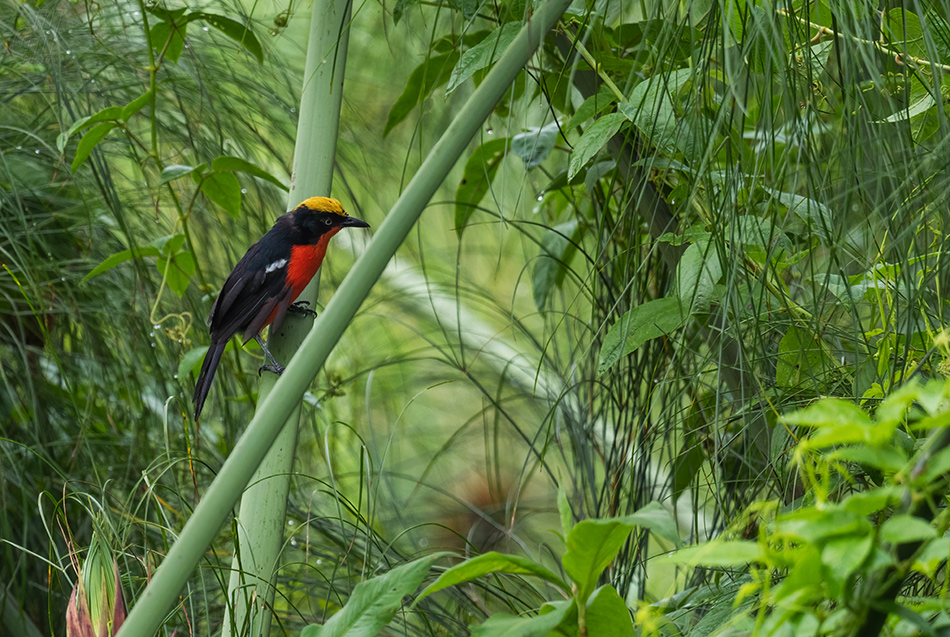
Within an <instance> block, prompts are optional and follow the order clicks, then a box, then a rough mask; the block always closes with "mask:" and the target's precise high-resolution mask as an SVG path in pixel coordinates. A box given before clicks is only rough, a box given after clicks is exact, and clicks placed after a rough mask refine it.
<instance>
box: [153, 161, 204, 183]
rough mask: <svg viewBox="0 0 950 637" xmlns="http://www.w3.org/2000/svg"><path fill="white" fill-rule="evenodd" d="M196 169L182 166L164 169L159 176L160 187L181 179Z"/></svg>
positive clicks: (175, 165) (173, 165) (177, 165)
mask: <svg viewBox="0 0 950 637" xmlns="http://www.w3.org/2000/svg"><path fill="white" fill-rule="evenodd" d="M194 169H195V167H194V166H184V165H182V164H171V165H170V166H165V167H164V168H162V172H161V174H160V175H159V176H158V185H159V186H161V185H164V184H167V183H168V182H170V181H175V180H176V179H178V178H179V177H184V176H185V175H187V174H188V173H190V172H191V171H193V170H194Z"/></svg>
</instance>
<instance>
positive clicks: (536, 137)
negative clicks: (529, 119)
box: [511, 122, 560, 168]
mask: <svg viewBox="0 0 950 637" xmlns="http://www.w3.org/2000/svg"><path fill="white" fill-rule="evenodd" d="M559 132H560V128H559V127H558V123H557V122H551V123H550V124H548V125H547V126H543V127H541V128H530V129H528V131H527V132H525V133H519V134H518V135H515V136H514V137H512V138H511V152H512V153H514V154H515V155H517V156H518V157H521V159H523V160H524V167H525V168H534V167H535V166H538V165H540V164H541V162H543V161H544V160H545V159H547V157H548V155H550V154H551V150H552V149H553V148H554V142H556V141H557V136H558V133H559Z"/></svg>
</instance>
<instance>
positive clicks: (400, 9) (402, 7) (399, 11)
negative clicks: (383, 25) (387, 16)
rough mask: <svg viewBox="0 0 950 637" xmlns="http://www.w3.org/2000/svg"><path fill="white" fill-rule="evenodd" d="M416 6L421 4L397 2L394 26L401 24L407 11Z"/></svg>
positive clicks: (413, 1) (412, 0)
mask: <svg viewBox="0 0 950 637" xmlns="http://www.w3.org/2000/svg"><path fill="white" fill-rule="evenodd" d="M414 4H419V0H396V6H395V7H393V24H399V21H400V20H401V19H402V16H404V15H405V14H406V9H408V8H409V7H411V6H412V5H414Z"/></svg>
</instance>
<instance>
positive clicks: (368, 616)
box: [301, 555, 440, 637]
mask: <svg viewBox="0 0 950 637" xmlns="http://www.w3.org/2000/svg"><path fill="white" fill-rule="evenodd" d="M438 557H440V556H439V555H429V556H426V557H423V558H420V559H418V560H416V561H414V562H410V563H408V564H403V565H401V566H397V567H395V568H393V569H392V570H390V571H389V572H388V573H385V574H383V575H379V576H377V577H374V578H373V579H369V580H364V581H362V582H360V583H359V584H357V585H356V587H355V588H354V589H353V592H352V593H351V594H350V598H349V600H348V601H347V602H346V605H345V606H344V607H343V610H341V611H339V612H338V613H336V614H335V615H333V616H332V617H330V619H328V620H327V621H326V623H324V624H323V625H322V626H319V625H316V624H313V625H311V626H307V627H306V628H304V630H303V631H301V635H319V636H320V637H344V636H346V637H358V636H361V635H377V634H379V633H380V631H382V630H383V629H384V628H385V627H386V626H387V625H388V624H389V622H390V621H392V619H393V617H395V615H396V611H398V610H399V609H400V608H401V607H402V604H403V602H402V599H403V597H405V596H406V595H411V594H412V593H414V592H415V590H416V589H417V588H418V587H419V584H421V583H422V580H423V579H424V578H425V576H426V574H427V573H428V572H429V568H430V567H431V566H432V563H433V562H434V561H435V560H436V559H437V558H438Z"/></svg>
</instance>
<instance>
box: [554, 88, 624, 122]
mask: <svg viewBox="0 0 950 637" xmlns="http://www.w3.org/2000/svg"><path fill="white" fill-rule="evenodd" d="M616 102H617V96H616V95H614V92H613V91H612V90H611V89H610V87H609V86H607V85H603V86H601V87H600V90H599V91H597V92H596V93H595V94H593V95H591V96H590V97H588V98H587V99H586V100H584V102H583V103H582V104H581V105H580V106H578V107H577V110H576V111H574V115H573V116H571V119H570V120H569V121H568V122H567V126H565V127H564V129H565V130H573V129H574V128H575V127H577V126H580V125H581V124H583V123H584V122H586V121H587V120H589V119H590V118H592V117H595V116H597V115H600V114H601V113H603V112H604V111H606V110H607V109H609V108H611V107H612V106H613V105H614V104H615V103H616Z"/></svg>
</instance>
